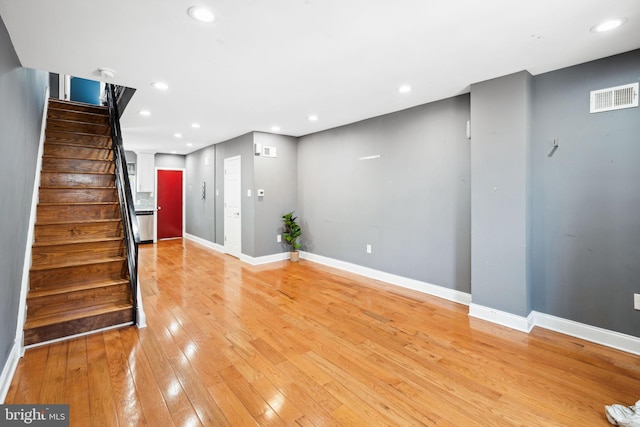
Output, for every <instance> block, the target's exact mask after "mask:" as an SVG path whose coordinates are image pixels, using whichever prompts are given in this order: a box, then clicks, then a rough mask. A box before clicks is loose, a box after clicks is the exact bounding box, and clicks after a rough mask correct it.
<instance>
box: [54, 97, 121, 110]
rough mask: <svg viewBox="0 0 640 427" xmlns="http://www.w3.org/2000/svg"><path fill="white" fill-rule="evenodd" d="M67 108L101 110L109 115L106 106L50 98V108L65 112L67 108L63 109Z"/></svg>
mask: <svg viewBox="0 0 640 427" xmlns="http://www.w3.org/2000/svg"><path fill="white" fill-rule="evenodd" d="M52 105H56V106H55V107H52ZM65 106H69V107H72V108H73V107H80V108H90V109H94V110H101V111H104V114H109V109H108V108H107V107H106V106H105V105H95V104H87V103H86V102H78V101H67V100H64V99H57V98H49V108H58V109H63V110H64V109H65V108H63V107H65ZM67 109H68V108H67Z"/></svg>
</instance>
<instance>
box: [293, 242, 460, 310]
mask: <svg viewBox="0 0 640 427" xmlns="http://www.w3.org/2000/svg"><path fill="white" fill-rule="evenodd" d="M300 257H301V258H302V259H306V260H309V261H312V262H316V263H318V264H323V265H327V266H329V267H334V268H338V269H340V270H345V271H348V272H351V273H355V274H359V275H360V276H364V277H369V278H370V279H375V280H380V281H383V282H387V283H391V284H392V285H397V286H401V287H403V288H407V289H413V290H414V291H419V292H422V293H425V294H429V295H433V296H436V297H439V298H444V299H446V300H449V301H453V302H457V303H459V304H464V305H469V304H470V303H471V295H470V294H468V293H466V292H462V291H457V290H455V289H449V288H445V287H443V286H438V285H434V284H431V283H427V282H422V281H420V280H415V279H410V278H408V277H402V276H398V275H395V274H391V273H386V272H384V271H380V270H374V269H373V268H368V267H363V266H361V265H357V264H351V263H349V262H345V261H340V260H337V259H333V258H328V257H325V256H322V255H316V254H312V253H310V252H304V251H300Z"/></svg>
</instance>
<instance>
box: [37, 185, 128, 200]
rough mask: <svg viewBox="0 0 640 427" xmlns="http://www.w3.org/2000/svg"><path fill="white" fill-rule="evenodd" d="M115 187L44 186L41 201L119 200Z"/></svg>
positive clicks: (41, 190) (41, 191)
mask: <svg viewBox="0 0 640 427" xmlns="http://www.w3.org/2000/svg"><path fill="white" fill-rule="evenodd" d="M117 201H118V193H117V191H116V189H115V188H86V189H85V188H78V189H75V188H60V189H58V188H42V189H40V203H98V202H117Z"/></svg>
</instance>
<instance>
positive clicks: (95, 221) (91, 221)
mask: <svg viewBox="0 0 640 427" xmlns="http://www.w3.org/2000/svg"><path fill="white" fill-rule="evenodd" d="M108 222H122V220H121V219H120V218H108V219H86V220H83V221H76V220H69V221H51V222H48V221H47V222H36V225H39V226H42V225H64V224H106V223H108Z"/></svg>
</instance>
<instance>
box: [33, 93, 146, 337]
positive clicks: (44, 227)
mask: <svg viewBox="0 0 640 427" xmlns="http://www.w3.org/2000/svg"><path fill="white" fill-rule="evenodd" d="M110 132H111V131H110V127H109V115H108V111H107V108H106V107H100V106H91V105H86V104H78V103H72V102H65V101H59V100H53V99H51V100H49V110H48V117H47V130H46V140H45V144H44V156H43V159H42V172H41V179H40V196H39V197H40V198H39V202H38V208H37V217H36V224H35V232H34V235H35V241H34V244H33V247H32V265H31V270H30V278H29V281H30V290H29V293H28V295H27V319H26V323H25V326H24V344H25V345H31V344H36V343H40V342H44V341H49V340H53V339H57V338H62V337H66V336H71V335H76V334H80V333H85V332H90V331H93V330H97V329H101V328H105V327H108V326H114V325H120V324H125V323H130V322H132V321H133V318H134V311H133V310H134V307H133V299H132V295H131V287H130V284H129V273H128V268H127V258H126V249H125V241H124V234H123V230H122V221H121V214H120V206H119V203H118V193H117V190H116V187H115V175H114V163H113V152H112V150H111V137H110V135H111V133H110Z"/></svg>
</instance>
